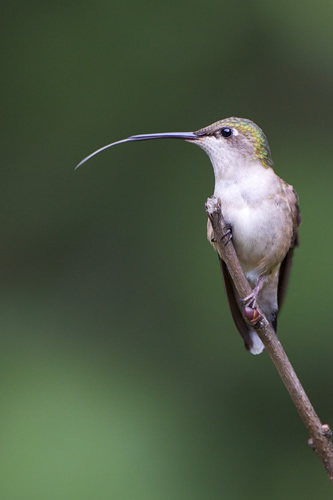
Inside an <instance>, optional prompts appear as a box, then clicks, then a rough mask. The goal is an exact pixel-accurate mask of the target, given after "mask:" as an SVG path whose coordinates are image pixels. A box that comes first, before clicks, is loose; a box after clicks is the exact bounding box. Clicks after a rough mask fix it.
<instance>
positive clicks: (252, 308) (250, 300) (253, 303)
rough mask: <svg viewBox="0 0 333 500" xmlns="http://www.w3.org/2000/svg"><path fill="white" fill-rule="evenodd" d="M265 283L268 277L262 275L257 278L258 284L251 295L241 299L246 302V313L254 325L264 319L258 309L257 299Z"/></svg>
mask: <svg viewBox="0 0 333 500" xmlns="http://www.w3.org/2000/svg"><path fill="white" fill-rule="evenodd" d="M265 283H266V279H265V278H264V277H262V276H261V277H260V278H258V279H257V282H256V285H255V287H254V288H253V290H252V292H251V293H250V295H248V296H247V297H245V298H244V299H241V301H242V302H243V303H244V315H245V317H246V319H247V320H248V321H249V322H250V323H251V324H252V325H255V324H257V323H258V322H259V321H260V320H261V319H262V318H261V316H260V314H259V313H258V310H257V299H258V295H259V293H260V291H261V290H262V289H263V287H264V285H265Z"/></svg>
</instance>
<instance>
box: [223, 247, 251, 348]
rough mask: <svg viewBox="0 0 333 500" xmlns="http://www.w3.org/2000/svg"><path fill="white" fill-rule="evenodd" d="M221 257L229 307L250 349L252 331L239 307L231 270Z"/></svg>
mask: <svg viewBox="0 0 333 500" xmlns="http://www.w3.org/2000/svg"><path fill="white" fill-rule="evenodd" d="M218 257H219V262H220V267H221V271H222V275H223V281H224V286H225V290H226V292H227V297H228V302H229V307H230V311H231V314H232V318H233V320H234V322H235V325H236V327H237V329H238V331H239V333H240V334H241V336H242V337H243V340H244V344H245V348H246V349H247V350H248V351H249V350H250V349H251V347H252V345H253V343H252V340H251V337H250V333H249V328H248V326H247V324H246V323H245V320H244V318H243V316H242V313H241V311H240V309H239V306H238V303H237V302H238V299H237V293H236V291H235V288H234V286H233V283H232V279H231V277H230V274H229V271H228V268H227V266H226V265H225V263H224V262H223V260H222V259H221V257H220V256H218Z"/></svg>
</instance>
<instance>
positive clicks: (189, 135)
mask: <svg viewBox="0 0 333 500" xmlns="http://www.w3.org/2000/svg"><path fill="white" fill-rule="evenodd" d="M199 138H200V135H199V134H196V133H195V132H165V133H161V134H141V135H132V136H131V137H127V139H122V140H121V141H117V142H112V143H111V144H107V145H106V146H103V147H102V148H100V149H97V151H94V152H93V153H91V154H90V155H88V156H87V157H86V158H84V159H83V160H82V161H80V163H79V164H78V165H76V167H75V170H76V169H77V168H79V167H80V166H81V165H83V163H85V162H86V161H88V160H90V158H92V157H93V156H96V155H98V153H101V152H102V151H104V150H105V149H108V148H111V147H112V146H116V145H117V144H122V143H123V142H132V141H148V140H150V139H183V140H186V141H195V140H197V139H199Z"/></svg>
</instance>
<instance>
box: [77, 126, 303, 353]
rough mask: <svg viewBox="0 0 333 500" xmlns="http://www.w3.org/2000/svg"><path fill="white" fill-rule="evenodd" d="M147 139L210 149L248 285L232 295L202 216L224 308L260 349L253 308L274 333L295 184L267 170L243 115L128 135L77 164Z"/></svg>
mask: <svg viewBox="0 0 333 500" xmlns="http://www.w3.org/2000/svg"><path fill="white" fill-rule="evenodd" d="M151 139H182V140H185V141H187V142H190V143H193V144H196V145H198V146H199V147H200V148H202V149H203V150H204V151H205V152H206V153H207V155H208V156H209V158H210V161H211V163H212V166H213V170H214V176H215V187H214V196H215V197H216V198H217V199H220V200H221V204H222V211H223V215H224V218H225V221H226V223H227V225H228V228H229V231H228V232H229V233H230V234H229V238H228V240H229V239H230V238H232V242H233V245H234V247H235V251H236V254H237V256H238V258H239V261H240V265H241V267H242V269H243V272H244V274H245V276H246V278H247V280H248V282H249V284H250V286H251V289H252V293H251V294H250V295H249V296H248V297H246V298H245V299H243V300H241V299H240V298H239V297H238V295H237V292H236V290H235V287H234V285H233V282H232V280H231V277H230V275H229V272H228V269H227V266H226V264H225V263H224V261H223V259H222V256H221V255H220V254H219V251H218V246H217V243H216V240H215V238H214V234H213V228H212V225H211V222H210V220H209V219H208V223H207V238H208V241H209V242H210V243H211V244H212V245H213V247H214V248H215V250H216V251H217V253H218V258H219V261H220V267H221V270H222V275H223V279H224V284H225V289H226V293H227V298H228V302H229V307H230V310H231V314H232V317H233V320H234V322H235V325H236V327H237V329H238V331H239V333H240V334H241V336H242V338H243V341H244V345H245V348H246V349H247V350H248V351H249V352H250V353H252V354H260V353H261V352H262V351H263V350H264V345H263V343H262V341H261V340H260V338H259V336H258V335H257V333H256V332H255V327H256V324H257V323H258V320H259V321H260V317H259V314H258V313H257V314H255V312H256V307H257V306H259V307H260V309H261V311H262V312H263V313H264V315H265V316H266V318H267V319H268V321H270V323H271V324H272V326H273V328H274V330H275V332H276V330H277V315H278V312H279V309H280V308H281V305H282V302H283V300H284V297H285V292H286V289H287V285H288V279H289V274H290V269H291V264H292V259H293V252H294V248H295V247H297V246H298V227H299V225H300V222H301V218H300V211H299V206H298V196H297V194H296V192H295V190H294V188H293V187H292V186H291V185H289V184H288V183H287V182H285V181H284V180H283V179H281V178H280V177H279V176H278V175H277V174H276V173H275V172H274V170H273V161H272V156H271V151H270V148H269V144H268V141H267V138H266V136H265V134H264V132H263V131H262V129H261V128H260V127H259V126H258V125H256V124H255V123H254V122H253V121H251V120H249V119H246V118H236V117H231V118H225V119H223V120H220V121H217V122H215V123H213V124H211V125H208V126H207V127H204V128H201V129H199V130H197V131H195V132H167V133H154V134H141V135H133V136H130V137H128V138H126V139H122V140H120V141H117V142H113V143H111V144H108V145H106V146H103V147H102V148H100V149H98V150H97V151H94V152H93V153H92V154H90V155H89V156H87V157H86V158H84V159H83V160H82V161H81V162H80V163H79V164H78V165H77V166H76V168H78V167H79V166H81V165H82V164H83V163H85V162H86V161H87V160H89V159H90V158H92V157H93V156H95V155H96V154H98V153H100V152H101V151H104V150H105V149H107V148H109V147H111V146H115V145H117V144H121V143H124V142H132V141H145V140H151ZM252 313H253V314H252ZM244 316H245V317H246V319H247V321H246V320H245V318H244ZM249 323H250V324H249Z"/></svg>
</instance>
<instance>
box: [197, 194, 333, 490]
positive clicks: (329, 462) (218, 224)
mask: <svg viewBox="0 0 333 500" xmlns="http://www.w3.org/2000/svg"><path fill="white" fill-rule="evenodd" d="M206 212H207V215H208V217H209V219H210V221H211V223H212V227H213V230H214V237H215V240H216V245H217V246H218V252H219V254H220V256H221V258H222V259H223V261H224V262H225V264H226V266H227V268H228V271H229V273H230V276H231V278H232V280H233V282H234V285H235V288H236V290H237V293H238V295H239V297H240V298H241V299H243V298H245V297H247V296H248V295H250V293H251V291H252V290H251V287H250V285H249V283H248V281H247V279H246V277H245V275H244V273H243V270H242V268H241V266H240V263H239V260H238V257H237V255H236V252H235V249H234V246H233V244H232V240H230V241H229V243H228V244H227V245H226V244H225V239H224V235H225V234H226V232H227V231H228V226H227V225H226V223H225V221H224V218H223V215H222V211H221V200H217V199H216V198H215V197H214V196H213V197H211V198H208V200H207V203H206ZM257 309H258V312H259V314H260V315H261V317H262V320H261V321H260V326H259V327H258V328H256V333H257V334H258V336H259V337H260V339H261V341H262V342H263V344H264V346H265V348H266V350H267V352H268V354H269V356H270V357H271V359H272V361H273V363H274V365H275V367H276V369H277V371H278V373H279V375H280V377H281V379H282V381H283V383H284V385H285V386H286V388H287V390H288V392H289V394H290V396H291V399H292V400H293V402H294V405H295V406H296V409H297V411H298V413H299V414H300V416H301V418H302V420H303V422H304V425H305V427H306V428H307V430H308V432H309V435H310V439H309V441H308V444H309V445H310V446H311V447H312V449H313V450H314V451H315V452H316V454H317V456H318V457H319V458H320V460H321V461H322V463H323V465H324V467H325V469H326V472H327V474H328V476H329V478H330V479H331V481H332V482H333V444H332V442H331V435H332V432H331V430H330V428H329V426H328V425H326V424H325V425H323V424H322V423H321V421H320V419H319V417H318V415H317V414H316V412H315V410H314V408H313V406H312V404H311V402H310V400H309V398H308V397H307V395H306V393H305V391H304V389H303V387H302V385H301V383H300V381H299V379H298V377H297V375H296V373H295V371H294V369H293V367H292V365H291V363H290V361H289V359H288V357H287V355H286V353H285V351H284V349H283V347H282V345H281V343H280V342H279V340H278V338H277V336H276V334H275V332H274V329H273V328H272V325H271V324H270V322H269V321H268V320H267V319H266V317H265V316H264V314H263V312H262V311H261V310H260V308H259V307H258V308H257ZM244 319H245V320H246V317H244Z"/></svg>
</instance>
